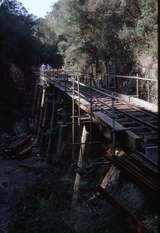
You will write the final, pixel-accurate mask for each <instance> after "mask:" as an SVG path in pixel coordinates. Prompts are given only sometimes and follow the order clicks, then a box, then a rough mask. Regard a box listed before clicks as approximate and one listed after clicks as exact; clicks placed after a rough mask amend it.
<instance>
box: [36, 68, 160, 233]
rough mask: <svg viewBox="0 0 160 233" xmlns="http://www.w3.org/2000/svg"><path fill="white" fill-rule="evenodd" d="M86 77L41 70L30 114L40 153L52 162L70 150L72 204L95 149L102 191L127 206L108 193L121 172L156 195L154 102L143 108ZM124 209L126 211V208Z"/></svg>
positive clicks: (156, 164)
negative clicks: (72, 176) (116, 176)
mask: <svg viewBox="0 0 160 233" xmlns="http://www.w3.org/2000/svg"><path fill="white" fill-rule="evenodd" d="M86 80H87V84H85V83H84V77H83V75H79V74H77V73H76V74H71V73H67V72H55V71H53V72H49V73H45V72H44V73H43V74H40V79H39V80H38V81H37V85H36V87H35V96H34V104H33V110H32V115H33V125H34V134H35V136H36V142H37V143H40V146H41V152H42V155H44V154H45V155H46V157H47V160H48V162H49V163H54V162H57V161H59V160H61V159H62V158H64V154H65V153H67V155H66V157H67V158H68V159H70V160H71V161H72V162H73V163H74V165H75V166H76V168H77V173H76V178H75V184H74V188H73V189H74V194H73V205H74V204H75V202H76V201H77V199H78V189H79V183H80V179H81V175H82V170H83V171H84V170H85V172H87V169H88V170H89V166H88V167H87V166H86V164H85V163H86V161H87V162H88V161H92V159H93V157H94V156H95V153H96V154H97V155H96V160H94V159H93V160H94V164H93V166H99V167H100V168H101V169H102V173H101V176H100V177H99V181H98V182H97V185H98V189H97V193H98V194H99V193H101V194H102V195H103V196H105V197H106V198H109V199H110V200H111V202H112V203H114V204H115V203H116V207H118V208H120V209H123V206H121V205H120V204H119V203H118V202H117V201H116V200H114V198H112V197H111V196H110V194H108V193H107V191H106V189H107V187H108V184H109V182H110V181H111V180H112V179H111V177H112V176H114V174H117V173H119V171H123V173H124V174H125V175H127V177H130V179H131V180H134V182H136V183H137V184H138V185H139V186H140V187H141V188H142V189H143V190H144V191H146V192H147V193H148V194H149V195H151V196H152V197H153V196H154V195H156V194H157V193H158V191H159V186H158V115H157V112H156V111H157V109H156V106H154V105H153V104H150V103H147V102H145V101H142V103H144V105H143V104H141V106H140V104H139V102H140V100H139V99H137V102H138V105H136V104H135V103H136V101H135V98H132V97H128V96H124V95H120V94H118V93H117V92H115V90H112V91H111V90H107V89H104V88H97V87H95V86H94V84H93V82H92V76H91V75H87V76H86ZM144 106H146V108H144ZM88 148H90V152H89V154H88V153H87V152H86V151H88ZM91 151H92V152H91ZM98 154H99V155H98ZM101 154H103V156H101ZM66 157H65V158H66ZM102 157H103V159H102ZM95 161H96V162H95ZM84 164H85V165H84ZM108 164H110V167H109V168H108ZM102 165H103V166H102ZM93 166H90V167H92V168H93ZM123 211H124V212H125V214H128V212H127V210H126V209H125V210H124V209H123ZM130 217H131V219H132V222H134V223H135V228H136V231H135V232H148V231H147V230H146V229H145V227H144V226H141V227H140V229H139V230H137V229H138V224H139V221H138V220H137V219H135V218H134V217H133V216H130ZM140 225H141V224H140ZM142 225H143V224H142Z"/></svg>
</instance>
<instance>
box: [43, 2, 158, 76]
mask: <svg viewBox="0 0 160 233" xmlns="http://www.w3.org/2000/svg"><path fill="white" fill-rule="evenodd" d="M45 20H46V22H47V24H48V26H49V27H50V28H52V30H53V31H54V32H55V33H56V35H57V37H58V40H59V43H58V48H59V51H60V52H61V54H62V55H63V56H64V59H65V66H66V67H72V68H73V67H76V68H78V69H80V70H82V69H85V67H87V66H88V65H89V64H92V65H94V67H95V69H96V74H98V73H99V72H102V73H103V76H104V75H105V73H106V72H107V71H108V66H114V67H115V70H116V73H119V74H125V75H127V74H129V73H131V72H132V74H136V73H138V74H139V75H143V76H146V75H148V73H149V72H150V74H149V75H150V76H152V77H154V78H155V77H156V76H157V73H156V71H157V1H156V0H131V1H127V0H108V1H104V0H59V1H58V3H56V4H55V5H53V7H52V10H51V11H50V12H49V13H48V15H47V17H46V19H45Z"/></svg>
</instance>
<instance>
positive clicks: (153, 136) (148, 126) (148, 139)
mask: <svg viewBox="0 0 160 233" xmlns="http://www.w3.org/2000/svg"><path fill="white" fill-rule="evenodd" d="M60 85H63V87H65V91H66V92H67V91H68V92H72V91H73V89H72V82H69V81H68V82H67V83H64V82H63V84H62V83H61V84H60ZM74 91H75V93H76V95H78V93H79V97H80V98H83V99H85V100H86V101H88V102H90V103H91V108H92V111H93V112H96V111H101V112H103V113H104V114H106V115H107V116H109V117H110V118H113V101H112V98H113V96H112V93H111V92H110V91H107V90H106V91H105V92H104V90H103V91H102V90H99V89H95V88H90V87H88V86H86V85H84V84H83V83H80V86H79V91H80V92H78V87H76V85H75V90H74ZM114 116H115V121H116V122H118V123H119V124H120V125H122V126H123V127H125V128H126V130H129V131H131V132H133V133H134V134H136V135H137V136H139V137H140V138H141V140H142V142H143V143H142V145H143V146H142V148H141V150H137V151H135V152H134V153H131V154H130V155H128V156H126V157H122V158H118V157H116V158H113V159H112V162H114V163H115V164H116V165H117V166H119V167H121V168H122V169H123V170H124V171H125V172H127V174H129V175H130V176H131V177H132V178H133V179H134V180H136V181H138V183H139V184H140V185H141V186H143V188H145V190H146V188H147V189H148V190H149V191H150V193H155V192H158V191H159V186H158V162H157V160H156V159H155V160H154V159H152V154H151V155H150V156H149V157H148V156H147V155H146V148H148V147H150V146H152V147H158V146H157V145H158V116H157V115H156V114H155V113H152V112H149V111H147V110H144V109H142V108H139V107H136V106H133V105H131V104H129V103H126V102H124V101H122V100H120V99H119V98H118V97H117V96H116V94H115V98H114ZM156 156H158V154H157V155H156Z"/></svg>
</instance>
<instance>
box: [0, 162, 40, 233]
mask: <svg viewBox="0 0 160 233" xmlns="http://www.w3.org/2000/svg"><path fill="white" fill-rule="evenodd" d="M34 163H37V161H36V160H34V159H26V160H23V161H18V160H7V161H5V160H1V161H0V233H7V226H8V224H9V223H10V222H11V221H12V218H13V216H14V211H15V203H16V196H17V193H18V192H19V191H21V190H22V189H23V188H24V187H25V186H26V185H27V184H32V183H34V182H35V181H36V176H35V175H34V174H33V172H32V171H30V170H29V169H24V168H23V167H22V166H21V165H27V166H30V165H33V164H34Z"/></svg>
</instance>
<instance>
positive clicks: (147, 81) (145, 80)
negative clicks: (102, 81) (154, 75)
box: [107, 74, 158, 102]
mask: <svg viewBox="0 0 160 233" xmlns="http://www.w3.org/2000/svg"><path fill="white" fill-rule="evenodd" d="M107 76H108V77H115V78H116V79H117V78H122V79H128V80H136V97H137V98H139V83H140V80H141V81H144V82H146V84H147V101H148V102H150V92H151V88H150V84H151V82H153V83H156V84H157V89H158V79H151V78H142V77H138V76H125V75H114V74H107ZM155 94H156V97H157V95H158V90H157V93H155Z"/></svg>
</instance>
